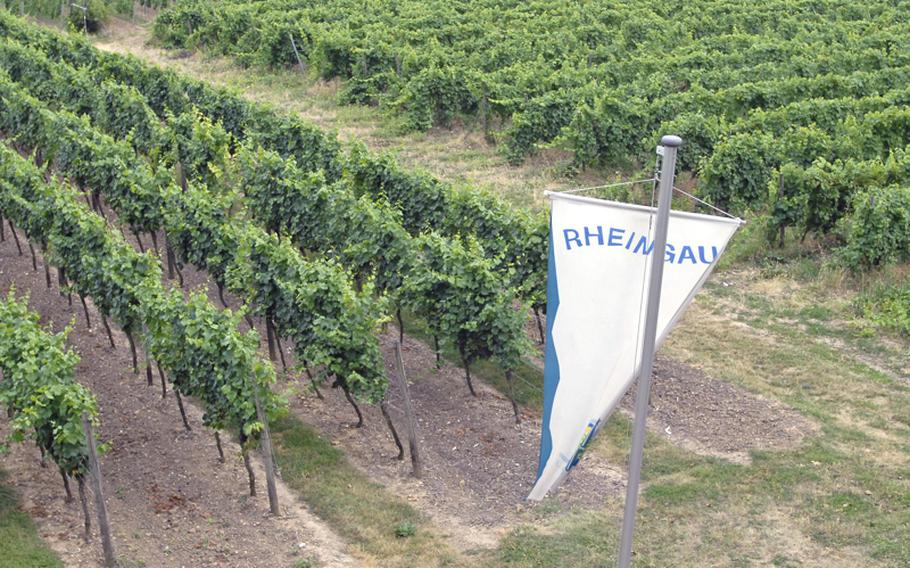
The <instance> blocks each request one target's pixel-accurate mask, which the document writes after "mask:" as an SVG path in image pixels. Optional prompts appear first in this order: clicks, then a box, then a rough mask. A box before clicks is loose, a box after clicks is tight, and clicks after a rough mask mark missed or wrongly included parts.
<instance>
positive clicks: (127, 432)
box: [0, 229, 357, 567]
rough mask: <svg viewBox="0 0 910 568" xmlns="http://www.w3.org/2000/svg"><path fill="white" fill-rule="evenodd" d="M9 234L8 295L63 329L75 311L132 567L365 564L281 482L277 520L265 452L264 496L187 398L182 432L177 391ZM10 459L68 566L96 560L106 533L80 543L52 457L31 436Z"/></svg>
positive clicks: (121, 552)
mask: <svg viewBox="0 0 910 568" xmlns="http://www.w3.org/2000/svg"><path fill="white" fill-rule="evenodd" d="M6 237H7V239H6V242H3V243H0V293H6V291H7V290H8V289H9V288H10V286H11V285H15V286H16V289H17V290H18V291H19V292H20V293H25V292H30V293H31V301H30V306H31V308H32V309H33V310H36V311H38V312H39V313H40V314H41V315H42V320H43V321H44V322H45V323H48V322H51V323H52V324H53V328H54V329H55V330H58V331H59V330H60V329H62V328H63V327H64V326H65V325H66V324H67V323H68V322H69V321H70V320H71V319H72V318H74V317H75V319H76V328H75V329H74V330H73V332H72V333H71V334H70V336H69V343H70V345H72V346H73V347H74V348H75V349H76V351H78V353H79V354H80V356H81V362H80V364H79V366H78V368H77V377H78V379H79V380H80V381H81V382H83V383H84V384H85V385H86V386H88V387H89V388H91V389H92V391H93V392H94V393H95V395H96V396H97V397H98V402H99V406H100V409H101V419H102V426H101V431H100V437H101V439H102V440H104V441H105V442H107V443H109V444H110V445H111V450H110V452H109V453H107V454H106V455H105V456H104V457H103V458H102V468H103V472H104V481H105V491H106V493H107V501H108V507H109V517H110V519H111V523H112V528H113V535H114V544H115V547H116V549H117V553H118V556H119V557H120V558H121V560H122V561H123V562H124V565H126V566H150V567H151V566H186V567H207V566H232V567H235V566H236V567H246V566H248V567H261V566H276V567H280V566H295V565H297V563H298V562H300V561H301V560H304V559H309V560H310V561H312V562H316V563H318V565H323V566H356V565H357V564H356V562H354V561H353V560H352V559H351V558H350V557H349V556H347V555H346V553H345V552H344V550H345V545H344V543H343V542H342V541H341V540H339V538H338V537H337V536H336V535H334V533H332V531H331V530H329V529H328V528H327V527H326V526H325V525H324V524H323V523H321V522H320V521H319V520H318V519H316V518H315V517H314V516H313V515H312V514H310V513H309V512H308V511H307V510H306V509H305V508H304V507H302V506H301V505H300V504H299V503H298V502H297V500H296V498H294V496H293V495H292V494H291V493H290V492H289V490H288V489H287V488H286V487H285V486H284V485H283V484H279V490H280V498H281V503H282V506H283V509H284V511H283V515H282V517H281V518H278V519H275V518H271V517H270V516H269V515H268V503H267V500H266V498H265V487H264V479H265V477H264V470H263V469H262V467H261V465H260V464H259V462H258V460H256V461H255V462H254V463H255V464H256V467H257V481H258V483H259V485H260V487H259V496H258V497H255V498H251V497H249V496H248V491H247V479H246V472H245V470H244V468H243V464H242V460H241V459H240V457H239V448H238V446H237V445H236V444H235V443H234V442H233V441H230V440H229V439H228V436H227V435H223V436H222V438H223V441H224V443H225V453H226V456H227V463H224V464H221V463H219V462H218V459H217V458H218V454H217V451H216V448H215V442H214V438H213V437H212V434H211V432H210V431H207V430H206V429H204V428H203V426H202V420H201V414H202V413H201V411H200V410H199V409H197V408H196V407H195V406H193V405H192V404H189V405H188V408H187V412H188V414H189V420H190V424H191V425H192V427H193V430H192V432H185V431H184V429H183V426H182V424H181V421H180V416H179V412H178V410H177V406H176V403H175V399H174V397H173V395H171V394H170V393H169V394H168V397H167V398H166V399H164V400H162V398H161V391H160V386H159V385H156V386H155V387H153V388H148V387H146V386H145V377H144V376H135V375H133V374H132V372H131V368H130V355H129V348H128V347H127V342H126V339H125V336H124V335H123V334H122V333H120V332H116V331H115V342H116V343H117V348H116V349H111V347H110V345H109V344H108V341H107V337H106V335H105V333H104V331H103V329H102V328H100V320H99V319H98V313H97V311H95V310H94V308H93V307H91V306H90V314H91V316H92V319H93V321H92V323H93V324H94V325H96V326H98V329H97V330H95V331H92V332H89V331H86V329H85V320H84V315H82V309H81V306H80V305H79V302H78V299H75V298H74V299H75V302H74V305H73V306H74V307H73V308H70V307H69V306H68V304H67V300H66V298H65V297H61V296H60V295H59V294H58V292H57V290H56V289H54V290H51V291H48V290H46V289H45V284H44V275H43V273H42V272H43V268H42V266H41V265H40V264H39V266H38V272H35V271H33V270H32V266H31V260H30V259H29V257H28V253H27V252H26V255H25V256H22V257H20V256H18V255H17V253H16V248H15V244H14V243H13V240H12V239H11V238H10V233H9V230H8V229H7V231H6ZM20 238H21V235H20ZM23 246H24V243H23ZM39 262H40V261H39ZM0 428H2V429H3V432H0V435H4V434H5V428H6V423H5V420H0ZM3 464H4V469H6V470H8V471H9V473H10V483H11V484H12V485H13V486H15V487H16V488H17V489H18V491H19V492H20V493H21V494H22V501H23V504H24V508H25V510H26V511H27V512H28V513H29V514H30V515H31V516H32V517H33V518H35V520H36V521H37V523H38V526H39V531H40V534H41V536H42V537H43V538H45V539H46V540H47V541H48V542H49V543H50V545H51V546H52V547H53V549H54V550H55V551H56V552H57V553H58V554H59V555H60V557H61V558H62V559H63V561H64V563H65V564H66V565H67V566H74V567H75V566H79V567H81V566H96V565H99V563H100V560H101V554H100V548H101V546H100V544H99V542H98V538H97V534H96V536H95V537H94V538H93V541H92V542H91V543H89V544H85V543H83V541H82V539H81V537H80V534H81V527H82V515H81V509H80V507H79V504H78V500H77V502H76V503H72V504H65V503H64V501H63V496H64V493H63V487H62V483H61V481H60V477H59V475H58V473H57V472H56V470H55V469H54V468H53V465H52V464H51V466H50V467H49V468H47V469H42V468H41V467H40V465H39V456H38V452H37V450H36V449H35V448H34V447H33V446H32V445H30V444H18V445H15V446H14V447H13V449H12V452H11V453H10V454H9V455H7V456H5V457H4V458H3ZM74 491H75V488H74ZM93 524H94V522H93ZM93 528H94V527H93Z"/></svg>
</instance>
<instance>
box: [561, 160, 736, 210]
mask: <svg viewBox="0 0 910 568" xmlns="http://www.w3.org/2000/svg"><path fill="white" fill-rule="evenodd" d="M658 181H659V177H658V176H657V173H656V172H655V175H654V177H650V178H645V179H636V180H632V181H619V182H616V183H608V184H604V185H592V186H590V187H578V188H575V189H553V190H550V191H552V192H553V193H582V192H585V191H594V190H597V189H610V188H613V187H622V186H624V185H635V184H639V183H647V182H651V184H652V185H651V207H652V208H653V207H654V195H655V191H656V188H657V182H658ZM673 190H674V191H678V192H679V193H681V194H682V195H685V196H686V197H688V198H690V199H691V200H693V201H695V202H697V203H700V204H701V205H704V206H705V207H707V208H709V209H711V210H712V211H716V212H717V213H720V214H721V215H724V216H725V217H729V218H730V219H738V220H740V221H742V219H740V218H739V217H737V216H736V215H733V214H731V213H727V212H726V211H724V210H723V209H720V208H719V207H715V206H714V205H711V204H710V203H708V202H707V201H705V200H704V199H701V198H700V197H696V196H695V195H693V194H691V193H689V192H688V191H685V190H683V189H680V188H678V187H676V186H675V185H674V186H673ZM743 222H745V221H743Z"/></svg>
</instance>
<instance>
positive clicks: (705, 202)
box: [651, 185, 745, 223]
mask: <svg viewBox="0 0 910 568" xmlns="http://www.w3.org/2000/svg"><path fill="white" fill-rule="evenodd" d="M673 189H674V190H675V191H678V192H680V193H681V194H683V195H685V196H686V197H689V198H691V199H692V200H693V201H697V202H698V203H701V204H702V205H704V206H705V207H708V208H710V209H712V210H714V211H717V212H718V213H720V214H721V215H726V216H727V217H729V218H731V219H737V220H739V221H742V222H743V223H745V221H743V220H742V219H740V218H739V217H737V216H736V215H731V214H730V213H727V212H726V211H724V210H723V209H720V208H718V207H715V206H713V205H711V204H710V203H708V202H707V201H705V200H704V199H701V198H698V197H695V196H694V195H692V194H691V193H689V192H688V191H684V190H682V189H679V188H678V187H676V186H675V185H674V186H673ZM651 205H652V206H653V205H654V203H653V198H652V203H651Z"/></svg>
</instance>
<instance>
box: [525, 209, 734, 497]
mask: <svg viewBox="0 0 910 568" xmlns="http://www.w3.org/2000/svg"><path fill="white" fill-rule="evenodd" d="M548 195H549V197H550V198H551V202H552V203H551V209H550V259H549V273H548V281H547V344H546V360H545V365H544V415H543V431H542V434H541V443H540V465H539V468H538V472H537V482H536V483H535V485H534V488H533V489H532V491H531V494H530V495H529V497H528V498H529V499H533V500H539V499H542V498H543V497H544V496H545V495H546V494H547V492H548V491H549V490H550V489H552V488H554V487H556V486H558V485H559V484H560V483H561V482H562V481H563V480H564V479H565V477H566V475H568V473H569V470H571V469H572V468H573V467H574V466H575V465H576V464H577V463H578V461H579V459H580V458H581V456H582V454H583V453H584V450H585V448H587V446H588V444H589V443H590V442H591V440H592V439H593V438H594V436H595V435H596V434H597V432H598V431H599V430H600V428H601V427H602V426H603V425H604V423H605V422H606V420H607V417H608V416H609V415H610V413H611V412H612V411H613V410H614V408H615V407H616V405H617V404H618V403H619V401H620V399H621V398H622V396H623V394H624V393H625V392H626V391H627V390H628V389H629V387H630V386H631V385H632V383H633V382H634V380H635V377H636V376H637V374H638V367H639V365H640V358H641V345H642V339H643V338H642V333H643V326H644V310H645V302H646V298H647V282H648V281H649V275H650V258H651V253H652V251H653V246H654V243H653V240H652V239H653V231H652V229H651V226H652V222H653V220H654V219H655V217H656V210H655V209H653V208H651V207H641V206H637V205H628V204H623V203H617V202H613V201H604V200H601V199H592V198H589V197H579V196H575V195H569V194H560V193H549V194H548ZM741 223H742V221H740V220H739V219H727V218H723V217H713V216H709V215H701V214H696V213H685V212H676V211H674V212H671V213H670V222H669V228H668V236H667V252H666V256H665V264H664V276H663V286H662V289H661V296H660V312H659V314H658V320H657V344H658V345H660V343H661V342H662V341H663V339H664V338H665V337H666V336H667V334H668V333H669V331H670V329H671V328H672V327H673V324H674V323H675V322H676V321H677V320H678V319H679V318H680V316H681V315H682V313H683V311H684V310H685V308H686V306H687V305H688V304H689V302H690V301H691V300H692V298H693V297H694V296H695V293H696V292H697V291H698V290H699V288H701V286H702V284H704V282H705V280H707V278H708V275H709V274H710V273H711V270H712V269H713V268H714V265H715V264H716V263H717V259H718V258H719V257H720V255H721V253H722V252H723V251H724V248H725V247H726V246H727V243H728V241H729V240H730V237H732V236H733V233H734V232H735V231H736V229H737V228H738V227H739V225H740V224H741Z"/></svg>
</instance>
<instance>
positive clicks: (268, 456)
mask: <svg viewBox="0 0 910 568" xmlns="http://www.w3.org/2000/svg"><path fill="white" fill-rule="evenodd" d="M253 401H254V402H255V403H256V416H257V417H258V418H259V422H261V423H262V435H261V439H260V443H261V444H262V458H263V460H264V461H265V483H266V487H267V490H268V493H269V508H270V509H271V510H272V514H273V515H275V516H276V517H277V516H278V515H280V514H281V510H280V509H279V508H278V489H277V487H276V485H275V464H274V463H272V436H271V434H270V432H269V418H268V416H266V415H265V412H263V410H262V403H261V402H260V401H259V391H258V390H257V389H256V388H255V387H254V388H253Z"/></svg>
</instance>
